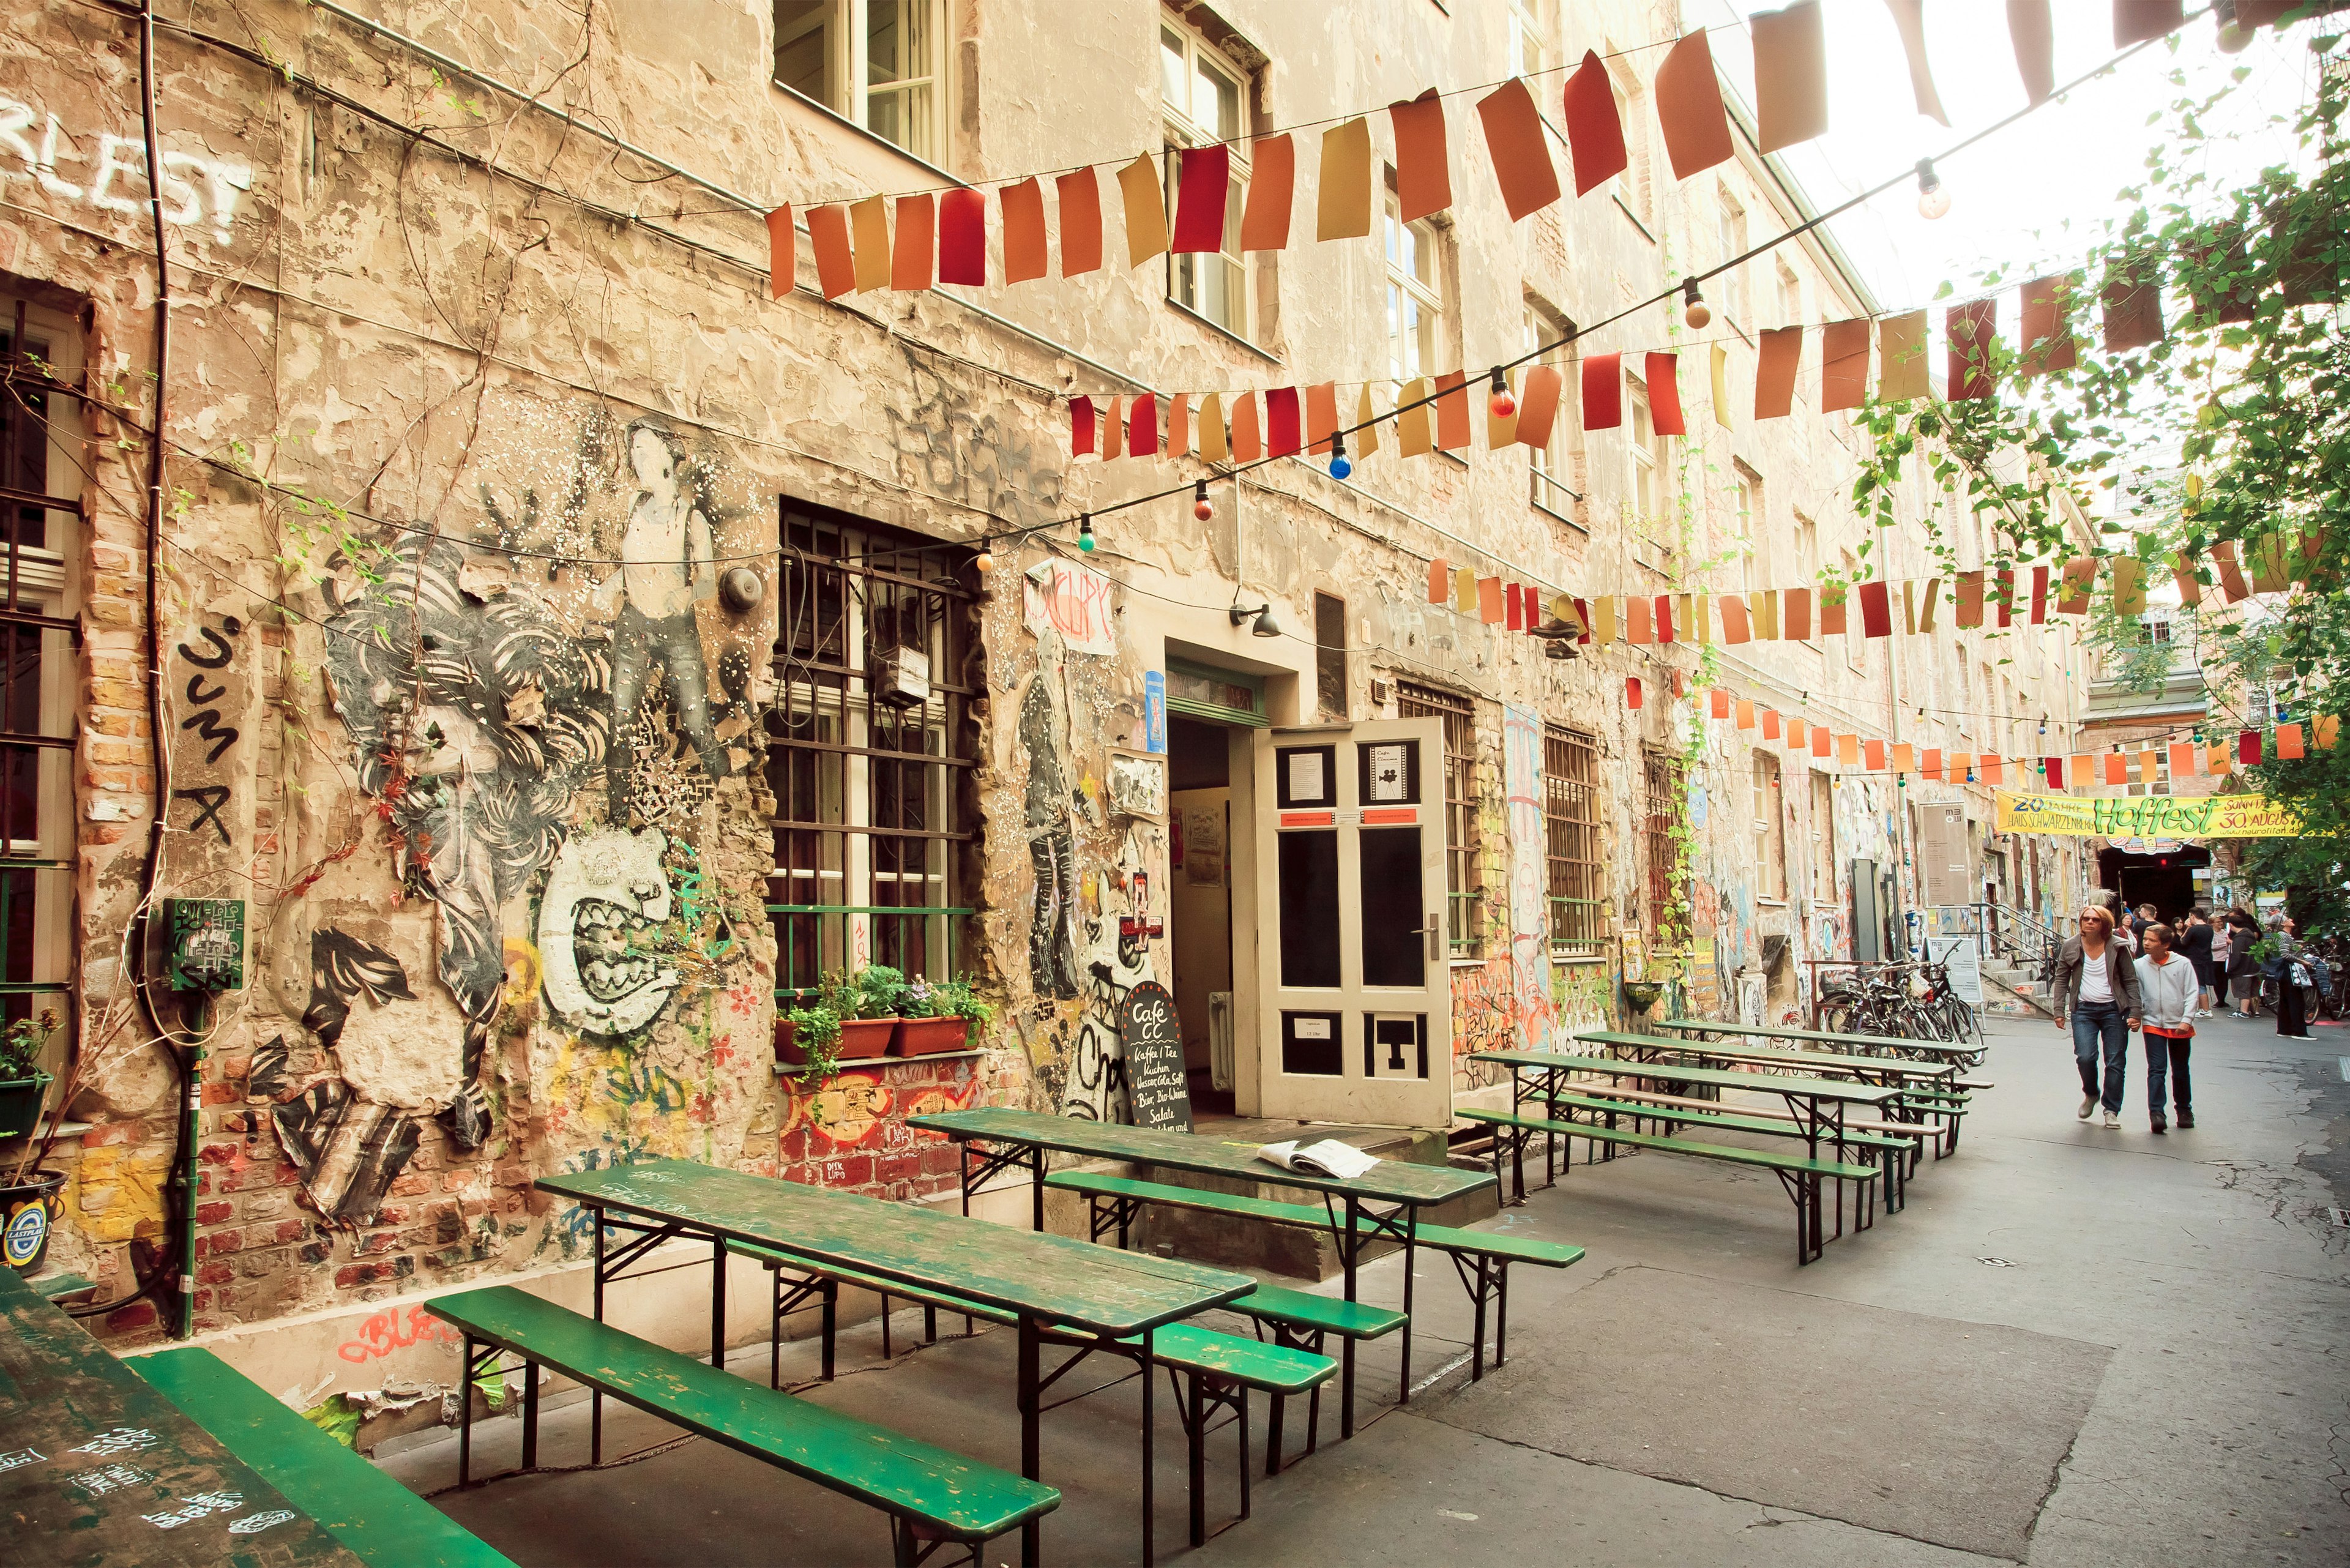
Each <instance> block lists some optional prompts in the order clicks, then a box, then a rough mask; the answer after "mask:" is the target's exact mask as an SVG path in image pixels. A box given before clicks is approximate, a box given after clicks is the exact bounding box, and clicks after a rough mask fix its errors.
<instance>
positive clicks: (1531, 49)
mask: <svg viewBox="0 0 2350 1568" xmlns="http://www.w3.org/2000/svg"><path fill="white" fill-rule="evenodd" d="M1557 12H1558V6H1557V0H1510V25H1509V26H1510V74H1511V75H1512V76H1513V77H1531V76H1536V75H1539V74H1540V73H1542V72H1543V71H1544V70H1547V69H1549V68H1550V65H1551V39H1552V38H1554V37H1555V36H1557V31H1558V28H1557Z"/></svg>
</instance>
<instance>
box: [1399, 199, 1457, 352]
mask: <svg viewBox="0 0 2350 1568" xmlns="http://www.w3.org/2000/svg"><path fill="white" fill-rule="evenodd" d="M1402 213H1403V207H1402V204H1401V202H1399V200H1398V199H1397V197H1396V193H1395V192H1393V191H1389V192H1388V203H1387V219H1386V234H1387V251H1388V376H1389V377H1390V378H1391V379H1395V380H1398V381H1409V380H1412V379H1416V378H1418V377H1420V376H1432V375H1434V374H1435V373H1436V357H1437V340H1436V328H1437V323H1438V321H1439V320H1440V318H1441V317H1442V315H1443V308H1444V299H1443V296H1442V295H1441V293H1440V274H1439V271H1438V268H1437V254H1436V246H1437V239H1436V225H1435V224H1433V223H1430V222H1429V221H1428V220H1427V219H1425V218H1420V219H1416V220H1414V221H1413V222H1411V223H1405V222H1404V221H1403V218H1402Z"/></svg>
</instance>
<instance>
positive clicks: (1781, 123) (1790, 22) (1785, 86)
mask: <svg viewBox="0 0 2350 1568" xmlns="http://www.w3.org/2000/svg"><path fill="white" fill-rule="evenodd" d="M1746 21H1747V26H1748V27H1749V29H1750V30H1751V31H1752V33H1753V35H1754V122H1755V140H1756V143H1757V149H1758V151H1763V152H1776V151H1779V149H1781V148H1783V147H1793V146H1794V144H1795V143H1796V142H1798V141H1809V140H1811V139H1812V138H1814V136H1819V135H1821V134H1823V133H1825V131H1826V130H1827V128H1828V43H1827V34H1826V32H1825V29H1824V28H1822V27H1821V26H1820V5H1819V0H1794V4H1792V5H1788V6H1787V7H1786V8H1785V9H1784V10H1781V11H1757V12H1755V13H1754V14H1753V15H1752V16H1749V17H1748V18H1747V19H1746Z"/></svg>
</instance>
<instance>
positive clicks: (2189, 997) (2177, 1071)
mask: <svg viewBox="0 0 2350 1568" xmlns="http://www.w3.org/2000/svg"><path fill="white" fill-rule="evenodd" d="M2138 940H2139V941H2140V942H2141V943H2143V944H2144V946H2145V948H2146V956H2145V957H2144V958H2142V959H2140V960H2138V961H2137V992H2138V1005H2139V1006H2140V1007H2141V1008H2142V1009H2144V1011H2143V1012H2141V1014H2140V1017H2141V1018H2142V1020H2143V1021H2144V1027H2145V1030H2146V1103H2147V1115H2148V1116H2150V1117H2151V1118H2152V1120H2153V1124H2154V1130H2155V1131H2157V1132H2164V1131H2167V1130H2168V1126H2167V1124H2166V1123H2165V1122H2164V1121H2163V1119H2162V1113H2163V1108H2164V1107H2163V1103H2162V1102H2163V1092H2162V1091H2163V1079H2164V1077H2165V1076H2166V1070H2167V1075H2168V1078H2169V1080H2170V1092H2171V1094H2172V1096H2174V1097H2175V1098H2176V1100H2177V1103H2178V1125H2179V1127H2181V1128H2186V1127H2193V1126H2194V1125H2195V1106H2194V1104H2193V1098H2194V1089H2193V1085H2191V1084H2189V1081H2188V1077H2187V1052H2188V1048H2189V1046H2191V1045H2192V1044H2194V1043H2195V1003H2196V1002H2197V1001H2198V1000H2199V998H2200V997H2201V995H2202V981H2201V979H2200V977H2199V976H2198V975H2197V974H2196V972H2195V966H2194V965H2193V964H2191V963H2189V962H2188V961H2186V960H2185V959H2183V958H2180V957H2179V956H2178V954H2177V953H2175V952H2173V951H2171V950H2170V949H2171V935H2170V928H2169V927H2168V926H2165V925H2152V926H2148V927H2147V929H2145V930H2144V931H2142V932H2140V933H2139V937H2138Z"/></svg>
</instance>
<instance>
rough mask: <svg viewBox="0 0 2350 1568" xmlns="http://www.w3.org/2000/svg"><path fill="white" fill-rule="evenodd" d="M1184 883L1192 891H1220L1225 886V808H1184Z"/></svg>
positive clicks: (1207, 806)
mask: <svg viewBox="0 0 2350 1568" xmlns="http://www.w3.org/2000/svg"><path fill="white" fill-rule="evenodd" d="M1183 880H1184V881H1186V882H1189V883H1190V884H1191V886H1192V887H1194V888H1221V887H1222V886H1223V885H1224V808H1223V806H1222V805H1193V806H1186V807H1185V808H1184V810H1183Z"/></svg>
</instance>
